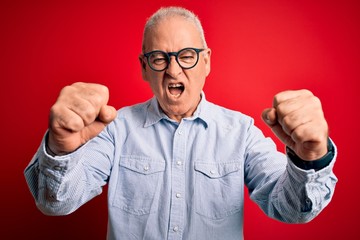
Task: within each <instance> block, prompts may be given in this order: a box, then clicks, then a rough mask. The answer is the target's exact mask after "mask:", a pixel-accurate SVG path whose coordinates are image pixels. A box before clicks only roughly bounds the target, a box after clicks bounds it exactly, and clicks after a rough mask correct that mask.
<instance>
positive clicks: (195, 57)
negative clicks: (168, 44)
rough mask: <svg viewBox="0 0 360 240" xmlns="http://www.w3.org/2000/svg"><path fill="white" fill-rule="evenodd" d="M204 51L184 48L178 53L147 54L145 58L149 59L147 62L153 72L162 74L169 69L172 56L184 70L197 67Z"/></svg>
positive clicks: (158, 51) (153, 52) (156, 51)
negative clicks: (200, 54) (200, 55)
mask: <svg viewBox="0 0 360 240" xmlns="http://www.w3.org/2000/svg"><path fill="white" fill-rule="evenodd" d="M204 50H205V49H199V48H184V49H181V50H180V51H178V52H164V51H160V50H155V51H151V52H148V53H145V54H144V56H145V57H146V58H147V62H148V64H149V66H150V68H151V69H152V70H154V71H156V72H161V71H164V70H165V69H166V68H168V66H169V63H170V57H171V56H174V57H175V59H176V62H177V63H178V64H179V65H180V67H181V68H182V69H190V68H193V67H195V66H196V64H197V63H198V61H199V52H202V51H204Z"/></svg>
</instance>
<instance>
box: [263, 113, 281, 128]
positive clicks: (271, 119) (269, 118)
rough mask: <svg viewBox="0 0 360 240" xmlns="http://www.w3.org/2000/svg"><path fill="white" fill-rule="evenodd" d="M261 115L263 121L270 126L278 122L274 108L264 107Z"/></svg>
mask: <svg viewBox="0 0 360 240" xmlns="http://www.w3.org/2000/svg"><path fill="white" fill-rule="evenodd" d="M261 117H262V119H263V120H264V122H265V123H266V124H267V125H268V126H269V127H271V128H272V127H273V126H275V125H276V124H277V123H278V122H277V115H276V110H275V108H266V109H265V110H264V111H263V112H262V114H261Z"/></svg>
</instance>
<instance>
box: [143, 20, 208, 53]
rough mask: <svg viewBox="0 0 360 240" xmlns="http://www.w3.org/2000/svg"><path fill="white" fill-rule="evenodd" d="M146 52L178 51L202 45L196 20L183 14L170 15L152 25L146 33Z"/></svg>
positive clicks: (144, 40) (144, 41)
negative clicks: (193, 20) (189, 18)
mask: <svg viewBox="0 0 360 240" xmlns="http://www.w3.org/2000/svg"><path fill="white" fill-rule="evenodd" d="M143 43H144V52H148V51H153V50H163V51H178V50H180V49H182V48H186V47H198V48H201V47H202V40H201V35H200V32H199V30H198V29H197V27H196V25H195V23H194V22H192V21H191V20H188V19H186V18H184V17H181V16H169V17H167V18H164V19H161V20H160V21H158V22H157V23H156V24H154V25H152V26H150V27H149V28H148V29H147V31H146V32H145V34H144V39H143Z"/></svg>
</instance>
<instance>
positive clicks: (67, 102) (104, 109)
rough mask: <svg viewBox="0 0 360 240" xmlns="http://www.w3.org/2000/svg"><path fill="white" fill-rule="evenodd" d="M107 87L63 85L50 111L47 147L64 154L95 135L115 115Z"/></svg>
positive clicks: (51, 151) (80, 84) (97, 85)
mask: <svg viewBox="0 0 360 240" xmlns="http://www.w3.org/2000/svg"><path fill="white" fill-rule="evenodd" d="M108 100H109V91H108V89H107V87H105V86H102V85H99V84H92V83H74V84H72V85H71V86H66V87H64V88H63V89H62V90H61V92H60V95H59V97H58V99H57V101H56V103H55V104H54V105H53V106H52V108H51V110H50V120H49V137H48V142H47V147H48V150H49V152H50V153H51V154H53V155H64V154H67V153H70V152H72V151H74V150H76V149H77V148H78V147H80V146H81V145H83V144H84V143H86V142H87V141H89V140H90V139H92V138H93V137H95V136H97V135H98V134H99V133H100V132H101V131H102V130H103V129H104V128H105V126H106V125H107V124H109V123H110V122H111V121H112V120H114V119H115V117H116V114H117V112H116V110H115V108H114V107H111V106H108V105H107V103H108Z"/></svg>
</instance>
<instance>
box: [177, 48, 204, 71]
mask: <svg viewBox="0 0 360 240" xmlns="http://www.w3.org/2000/svg"><path fill="white" fill-rule="evenodd" d="M198 57H199V55H198V54H197V52H196V51H195V50H194V49H183V50H181V51H180V52H179V54H178V62H179V64H180V66H181V67H182V68H192V67H193V66H195V64H196V63H197V61H198Z"/></svg>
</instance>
